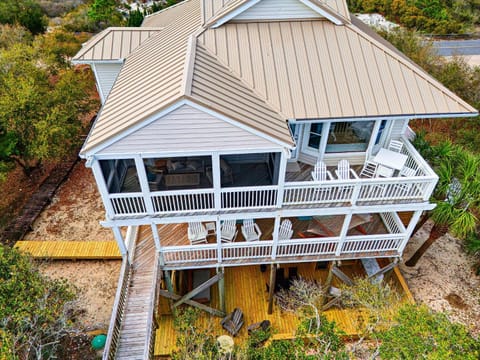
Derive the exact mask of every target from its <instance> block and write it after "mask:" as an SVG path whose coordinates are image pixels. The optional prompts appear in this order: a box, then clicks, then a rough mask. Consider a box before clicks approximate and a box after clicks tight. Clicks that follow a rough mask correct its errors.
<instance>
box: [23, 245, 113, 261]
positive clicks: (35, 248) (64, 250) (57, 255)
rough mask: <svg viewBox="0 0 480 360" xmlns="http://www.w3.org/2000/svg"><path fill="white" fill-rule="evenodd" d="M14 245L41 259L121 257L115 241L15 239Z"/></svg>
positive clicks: (104, 258)
mask: <svg viewBox="0 0 480 360" xmlns="http://www.w3.org/2000/svg"><path fill="white" fill-rule="evenodd" d="M15 247H16V248H17V249H19V250H21V251H23V252H27V253H29V254H30V255H31V256H33V257H34V258H41V259H52V260H107V259H114V260H117V259H122V256H121V254H120V251H119V249H118V245H117V242H116V241H17V243H16V244H15Z"/></svg>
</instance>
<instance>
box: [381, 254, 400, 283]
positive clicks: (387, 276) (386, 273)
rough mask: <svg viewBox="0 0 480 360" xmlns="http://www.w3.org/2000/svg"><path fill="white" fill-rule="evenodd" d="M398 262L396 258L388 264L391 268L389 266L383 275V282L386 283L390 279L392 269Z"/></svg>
mask: <svg viewBox="0 0 480 360" xmlns="http://www.w3.org/2000/svg"><path fill="white" fill-rule="evenodd" d="M399 261H400V259H399V258H398V257H396V258H395V259H393V262H392V263H391V264H390V265H392V266H390V267H389V269H388V270H387V271H385V273H384V274H383V281H384V282H387V281H388V280H389V279H390V277H391V276H392V273H393V269H394V268H395V267H396V266H397V265H398V262H399ZM387 266H388V265H387Z"/></svg>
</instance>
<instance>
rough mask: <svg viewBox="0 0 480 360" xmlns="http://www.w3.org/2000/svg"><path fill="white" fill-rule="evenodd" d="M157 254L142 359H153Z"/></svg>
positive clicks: (156, 302)
mask: <svg viewBox="0 0 480 360" xmlns="http://www.w3.org/2000/svg"><path fill="white" fill-rule="evenodd" d="M158 260H159V254H158V252H157V253H155V267H154V270H153V277H152V284H151V289H152V294H153V296H152V298H151V301H150V304H149V309H148V323H147V338H146V341H145V349H144V351H143V359H146V360H151V359H153V353H154V347H155V328H156V317H155V316H156V311H157V309H158V296H159V295H158V293H157V287H158V286H159V270H158V268H159V267H158V266H157V264H158Z"/></svg>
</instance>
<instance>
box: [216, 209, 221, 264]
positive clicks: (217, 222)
mask: <svg viewBox="0 0 480 360" xmlns="http://www.w3.org/2000/svg"><path fill="white" fill-rule="evenodd" d="M221 227H222V226H221V221H220V218H218V217H217V219H216V220H215V234H216V237H215V239H216V240H217V262H218V264H219V265H220V264H221V263H222V262H223V256H222V233H221Z"/></svg>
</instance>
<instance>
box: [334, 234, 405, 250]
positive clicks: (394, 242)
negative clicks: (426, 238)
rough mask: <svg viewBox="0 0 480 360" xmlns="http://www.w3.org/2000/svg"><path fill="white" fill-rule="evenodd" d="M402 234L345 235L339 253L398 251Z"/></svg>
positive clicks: (402, 237)
mask: <svg viewBox="0 0 480 360" xmlns="http://www.w3.org/2000/svg"><path fill="white" fill-rule="evenodd" d="M404 237H405V235H404V234H386V235H368V236H364V235H360V236H347V237H346V238H345V241H344V242H343V244H342V249H341V252H340V254H347V253H348V254H352V253H376V255H379V252H382V251H399V249H400V246H401V245H402V240H403V239H404Z"/></svg>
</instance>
